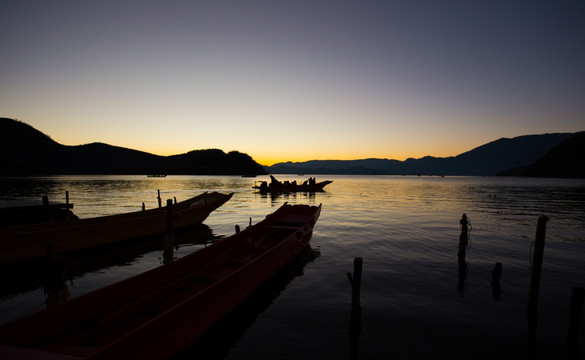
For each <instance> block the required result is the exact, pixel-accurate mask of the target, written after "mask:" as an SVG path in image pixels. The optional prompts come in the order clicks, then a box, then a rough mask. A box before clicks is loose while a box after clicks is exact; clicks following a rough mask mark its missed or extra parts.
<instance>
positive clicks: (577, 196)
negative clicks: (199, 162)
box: [0, 175, 585, 359]
mask: <svg viewBox="0 0 585 360" xmlns="http://www.w3.org/2000/svg"><path fill="white" fill-rule="evenodd" d="M307 177H308V175H307V176H306V177H298V176H283V175H281V176H279V179H280V180H287V179H288V180H297V181H298V180H304V179H305V178H307ZM326 178H327V179H333V180H334V182H333V183H332V184H331V185H328V186H327V187H326V192H323V193H316V194H291V195H288V196H284V195H281V196H277V197H271V196H265V195H261V194H259V193H256V192H255V191H254V190H252V189H251V186H252V185H253V184H254V181H256V180H263V177H258V178H255V179H254V178H252V179H250V178H240V177H204V176H184V177H182V176H172V177H167V178H146V177H141V176H98V177H96V176H66V177H47V178H28V179H10V178H9V179H0V185H1V188H0V189H1V190H0V206H11V205H14V204H15V203H21V204H22V203H34V202H40V198H41V197H42V196H43V195H48V196H49V198H50V200H51V201H55V202H58V201H64V199H65V191H69V194H70V200H71V202H73V203H75V208H74V212H75V213H76V214H77V215H78V216H79V217H82V218H84V217H93V216H99V215H106V214H113V213H121V212H128V211H135V210H139V209H140V208H141V206H142V203H143V202H144V203H145V205H146V207H147V208H150V207H155V206H157V199H156V197H157V190H160V191H161V197H162V198H163V201H164V200H165V199H167V198H173V197H176V198H177V200H178V201H180V200H184V199H186V198H188V197H191V196H194V195H197V194H199V193H201V192H203V191H219V192H224V193H227V192H234V193H235V194H234V196H233V198H232V200H230V201H229V202H228V203H226V204H225V205H223V206H222V207H221V208H219V209H218V210H216V211H215V212H214V213H212V214H211V215H210V217H209V218H208V219H207V220H206V221H205V225H206V226H207V227H206V228H205V229H204V230H206V231H207V232H210V233H211V236H212V237H213V238H215V239H217V238H221V237H225V236H229V235H230V234H232V233H233V232H234V226H235V225H236V224H239V225H240V226H244V225H246V224H247V223H248V222H249V221H250V218H252V222H257V221H259V220H260V219H262V218H263V217H264V216H265V215H267V214H268V213H271V212H273V211H274V210H275V209H276V208H277V207H279V206H280V205H282V204H283V203H284V202H285V201H288V202H289V203H293V204H294V203H299V204H314V205H318V204H320V203H322V204H323V211H322V213H321V218H320V220H319V222H318V223H317V226H316V228H315V232H314V235H313V239H312V241H311V248H312V252H311V254H310V257H308V258H307V259H305V261H303V262H300V261H298V262H297V264H293V266H296V267H294V268H291V269H289V270H290V271H288V272H286V273H284V274H282V275H281V276H279V277H278V278H277V279H275V280H274V281H273V282H271V283H270V284H269V286H267V287H265V288H263V290H262V291H261V292H260V293H259V294H257V295H256V296H254V297H253V298H252V299H251V300H250V301H248V302H247V303H246V304H244V306H243V307H242V308H240V309H239V310H238V311H237V312H236V313H235V314H234V315H233V316H232V317H230V318H229V319H228V321H226V322H224V323H222V324H221V325H220V326H219V327H218V328H217V329H216V331H215V332H213V333H212V334H211V335H209V337H208V338H207V339H205V342H204V343H205V344H196V345H195V346H194V347H193V348H191V349H189V350H188V351H187V352H186V353H185V354H184V355H183V358H191V357H197V356H199V357H200V356H201V355H202V354H205V357H206V358H213V357H215V358H226V359H275V358H285V359H322V358H329V359H333V358H341V359H343V358H349V357H350V332H349V330H350V329H349V320H350V312H351V286H350V283H349V281H348V279H347V277H346V272H347V271H353V259H354V257H362V258H363V264H364V266H363V277H362V292H361V304H362V316H361V333H359V337H357V338H355V337H354V340H357V354H358V356H359V358H362V359H382V358H383V359H389V358H393V359H402V358H405V359H410V358H439V357H444V356H450V357H467V358H493V357H494V356H503V355H510V354H512V355H513V354H516V355H523V354H524V353H525V344H526V337H527V333H528V328H527V321H526V300H527V293H528V285H529V280H530V251H531V243H532V241H533V240H534V236H535V231H536V223H537V219H538V217H539V216H541V215H547V216H548V217H549V219H550V221H549V222H548V224H547V232H546V245H545V252H544V262H543V273H542V280H541V286H540V297H539V306H538V309H539V313H538V314H539V316H538V332H537V347H536V351H537V353H538V354H539V357H541V358H549V357H552V356H553V355H555V354H560V355H561V356H564V353H565V349H566V346H565V343H566V333H567V323H568V312H569V303H570V295H571V289H572V287H574V286H580V287H585V181H583V180H551V179H515V178H509V179H508V178H503V179H501V178H477V177H445V178H440V177H394V176H375V177H369V176H319V177H318V179H317V180H325V179H326ZM464 212H465V213H466V214H467V215H468V216H469V218H470V220H471V224H472V226H473V228H472V231H471V248H469V249H468V250H467V268H466V269H467V271H466V273H465V276H464V277H463V278H462V277H460V274H459V269H458V263H457V244H458V238H459V233H460V229H459V219H460V218H461V215H462V213H464ZM193 236H195V235H193ZM194 241H195V240H194V239H193V241H189V240H187V241H186V244H185V245H182V246H181V247H180V248H179V250H178V251H176V252H175V256H176V257H181V256H184V255H185V254H188V253H190V252H192V251H194V250H196V249H198V248H200V247H201V246H204V245H197V244H189V243H190V242H191V243H193V242H194ZM122 252H123V254H121V255H120V254H118V255H116V259H115V260H112V259H109V258H108V256H106V255H103V254H101V255H96V258H95V259H93V260H92V261H93V267H89V268H88V269H89V270H83V271H81V270H80V271H77V272H76V273H75V274H74V275H73V279H72V283H70V284H69V288H70V291H71V296H72V297H75V296H79V295H80V294H83V293H85V292H88V291H91V290H93V289H96V288H99V287H102V286H104V285H107V284H110V283H112V282H115V281H119V280H121V279H124V278H127V277H129V276H132V275H133V274H137V273H140V272H142V271H145V270H147V269H149V268H152V267H154V266H160V265H161V263H162V252H161V249H160V248H157V247H156V246H155V247H154V248H152V249H147V250H142V251H141V250H138V251H136V250H134V249H123V250H122ZM112 256H113V255H112ZM496 262H501V263H502V264H503V273H502V278H501V296H500V298H499V299H495V297H494V294H493V291H492V288H491V286H490V281H489V279H490V276H491V272H492V270H493V268H494V264H495V263H496ZM84 271H87V272H84ZM17 276H18V275H16V274H15V275H14V277H17ZM3 278H6V274H3ZM25 281H26V280H22V282H25ZM22 282H21V284H20V285H22V286H20V287H19V286H15V285H10V286H8V287H7V286H4V287H3V288H4V290H3V292H2V297H1V298H0V322H5V321H8V320H10V319H12V318H14V317H18V316H21V315H24V314H27V313H31V312H34V311H37V310H40V309H42V308H43V307H44V294H43V291H42V289H40V288H36V287H33V288H30V286H29V287H27V286H26V284H22ZM584 333H585V317H584V318H582V319H581V338H580V345H581V349H582V351H583V352H585V337H584ZM209 344H212V345H209Z"/></svg>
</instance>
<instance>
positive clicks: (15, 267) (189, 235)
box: [0, 224, 218, 299]
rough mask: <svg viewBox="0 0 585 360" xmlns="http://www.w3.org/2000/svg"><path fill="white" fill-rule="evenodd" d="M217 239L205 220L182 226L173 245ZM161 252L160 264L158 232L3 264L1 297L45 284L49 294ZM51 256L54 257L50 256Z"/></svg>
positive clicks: (42, 286) (161, 238)
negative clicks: (138, 237)
mask: <svg viewBox="0 0 585 360" xmlns="http://www.w3.org/2000/svg"><path fill="white" fill-rule="evenodd" d="M216 240H218V237H217V236H215V235H214V234H213V233H212V231H211V229H210V228H209V227H208V226H207V225H204V224H201V225H197V226H193V227H190V228H188V229H182V230H180V231H177V232H176V233H175V237H174V245H173V246H174V249H176V250H178V249H180V248H181V247H187V246H207V245H208V244H210V243H213V242H214V241H216ZM153 251H160V252H161V261H160V264H162V263H163V262H164V255H163V254H162V252H163V251H164V237H163V235H156V236H151V237H147V238H142V239H136V240H134V241H130V242H124V243H119V244H114V245H108V246H104V247H101V248H97V249H90V250H84V251H80V252H76V253H74V254H67V255H66V256H61V257H51V255H50V251H49V255H48V259H44V260H40V261H31V262H26V263H21V264H11V265H2V267H1V268H0V270H1V271H0V282H1V283H2V284H3V286H2V287H0V299H1V298H10V297H12V296H14V295H16V294H19V293H25V292H29V291H33V290H35V289H39V288H43V289H44V292H45V293H46V294H54V293H59V292H60V291H62V290H63V289H64V285H65V283H66V280H67V281H73V280H74V279H79V278H83V276H84V275H85V274H87V273H96V272H101V271H104V270H105V269H108V268H112V267H116V266H128V265H131V264H134V263H136V261H137V259H138V258H140V257H141V256H142V255H144V254H146V253H149V252H153ZM51 259H52V260H51Z"/></svg>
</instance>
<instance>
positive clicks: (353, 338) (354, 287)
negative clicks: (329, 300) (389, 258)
mask: <svg viewBox="0 0 585 360" xmlns="http://www.w3.org/2000/svg"><path fill="white" fill-rule="evenodd" d="M362 265H363V259H362V258H361V257H357V258H355V259H354V260H353V276H352V275H351V273H350V272H347V277H348V278H349V282H350V283H351V316H350V319H349V340H350V359H357V358H358V342H359V337H360V334H361V330H362V324H361V321H362V320H361V317H362V308H361V306H360V291H361V287H362Z"/></svg>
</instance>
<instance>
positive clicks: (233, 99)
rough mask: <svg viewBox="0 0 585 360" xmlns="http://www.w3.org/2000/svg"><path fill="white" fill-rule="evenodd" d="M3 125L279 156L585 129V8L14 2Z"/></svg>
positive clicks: (3, 22)
mask: <svg viewBox="0 0 585 360" xmlns="http://www.w3.org/2000/svg"><path fill="white" fill-rule="evenodd" d="M0 116H3V117H10V118H16V119H19V120H21V121H23V122H25V123H27V124H30V125H32V126H33V127H35V128H36V129H38V130H40V131H42V132H44V133H45V134H47V135H49V136H51V137H52V138H53V139H54V140H55V141H57V142H59V143H62V144H65V145H78V144H86V143H91V142H104V143H108V144H111V145H117V146H123V147H128V148H133V149H137V150H143V151H147V152H151V153H155V154H159V155H172V154H180V153H184V152H187V151H190V150H195V149H206V148H219V149H222V150H224V151H226V152H227V151H231V150H238V151H241V152H245V153H247V154H249V155H251V156H252V157H253V158H254V159H255V160H256V161H258V162H260V163H261V164H265V165H270V164H273V163H275V162H279V161H288V160H291V161H303V160H311V159H360V158H369V157H377V158H390V159H399V160H403V159H405V158H407V157H415V158H418V157H422V156H425V155H433V156H452V155H457V154H459V153H462V152H465V151H468V150H471V149H472V148H474V147H477V146H479V145H482V144H484V143H487V142H489V141H493V140H496V139H498V138H501V137H514V136H519V135H527V134H542V133H549V132H575V131H581V130H585V2H584V1H582V0H573V1H564V0H561V1H552V0H551V1H528V0H525V1H514V0H511V1H507V0H506V1H504V0H501V1H494V0H489V1H468V0H467V1H448V0H446V1H443V0H441V1H436V0H429V1H418V0H414V1H406V0H405V1H341V0H337V1H296V0H289V1H278V0H273V1H221V0H220V1H194V0H193V1H174V0H171V1H162V0H161V1H151V0H140V1H108V0H100V1H89V0H87V1H85V0H76V1H60V0H51V1H46V0H39V1H29V0H18V1H1V2H0Z"/></svg>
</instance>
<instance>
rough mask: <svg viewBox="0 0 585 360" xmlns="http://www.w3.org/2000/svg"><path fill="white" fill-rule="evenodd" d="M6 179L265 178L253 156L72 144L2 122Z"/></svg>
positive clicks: (0, 164)
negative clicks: (162, 152) (83, 176)
mask: <svg viewBox="0 0 585 360" xmlns="http://www.w3.org/2000/svg"><path fill="white" fill-rule="evenodd" d="M0 151H1V153H2V156H1V157H0V176H19V175H53V174H167V175H170V174H184V175H243V174H246V175H260V174H265V173H266V172H265V170H264V169H263V168H262V166H261V165H260V164H258V163H257V162H255V161H254V160H253V159H252V158H251V157H250V156H249V155H247V154H244V153H240V152H237V151H231V152H229V153H227V154H226V153H225V152H223V151H222V150H219V149H207V150H194V151H191V152H188V153H186V154H181V155H172V156H159V155H154V154H150V153H146V152H143V151H138V150H132V149H127V148H123V147H118V146H112V145H107V144H103V143H92V144H87V145H78V146H67V145H62V144H59V143H57V142H55V141H53V140H52V139H51V138H50V137H49V136H47V135H45V134H43V133H42V132H40V131H38V130H36V129H35V128H33V127H32V126H30V125H28V124H25V123H23V122H20V121H17V120H13V119H8V118H0Z"/></svg>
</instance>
